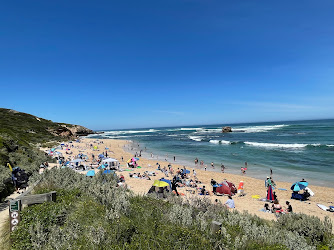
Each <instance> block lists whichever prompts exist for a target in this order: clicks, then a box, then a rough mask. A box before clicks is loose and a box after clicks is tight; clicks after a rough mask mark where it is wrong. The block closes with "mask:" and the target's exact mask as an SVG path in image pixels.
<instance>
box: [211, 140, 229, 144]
mask: <svg viewBox="0 0 334 250" xmlns="http://www.w3.org/2000/svg"><path fill="white" fill-rule="evenodd" d="M209 142H211V143H214V144H231V142H230V141H225V140H210V141H209Z"/></svg>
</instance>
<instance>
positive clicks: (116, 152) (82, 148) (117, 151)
mask: <svg viewBox="0 0 334 250" xmlns="http://www.w3.org/2000/svg"><path fill="white" fill-rule="evenodd" d="M95 141H100V142H101V141H103V144H97V143H95ZM87 144H93V145H97V146H98V150H96V151H93V150H92V149H90V148H89V147H87V146H86V145H87ZM129 144H130V142H129V141H125V140H114V139H100V140H96V139H89V138H84V139H82V140H81V142H80V143H77V142H75V143H73V145H74V146H75V147H74V148H71V151H72V152H73V154H72V155H70V157H72V156H75V155H77V154H78V153H84V154H87V155H88V156H89V159H91V155H92V154H94V155H95V157H97V156H98V155H99V154H101V153H103V152H105V151H106V149H105V148H106V147H107V148H109V149H108V150H107V151H108V157H112V158H115V159H117V160H119V161H120V163H121V169H123V170H124V169H127V167H126V161H127V160H128V159H130V158H132V157H133V156H134V155H133V154H132V153H130V152H126V151H125V150H126V149H128V148H129V146H128V145H129ZM58 151H61V150H58ZM61 152H63V156H64V157H68V156H69V155H66V154H65V150H62V151H61ZM122 156H123V159H124V161H121V157H122ZM171 158H172V157H170V163H171V164H172V168H173V169H174V172H175V171H176V170H177V169H178V168H180V169H181V168H183V166H181V165H178V164H174V162H173V159H171ZM157 162H159V164H160V165H161V168H163V167H164V166H166V167H167V165H168V163H169V162H168V161H165V160H164V159H163V160H157V159H145V158H142V157H141V158H140V160H139V161H138V165H139V166H141V167H142V168H140V169H133V171H131V172H128V171H124V172H117V174H118V175H120V174H123V175H124V177H125V181H126V183H127V185H128V187H129V188H130V189H131V190H132V191H133V192H134V193H136V194H139V195H145V194H146V193H147V192H148V190H149V189H150V187H151V186H152V184H153V181H154V180H158V179H160V178H162V177H165V175H164V174H163V173H162V172H161V171H159V170H157V166H156V163H157ZM86 165H87V166H89V165H90V163H86ZM186 168H187V169H188V170H190V171H191V174H190V177H191V178H193V176H192V170H193V169H195V171H196V173H197V177H198V179H199V180H200V181H201V182H202V184H199V187H202V186H203V185H205V186H206V189H207V190H210V191H212V187H211V185H210V181H211V179H214V180H216V181H217V182H218V183H220V182H222V181H223V180H224V179H226V180H227V181H230V182H232V183H234V184H235V186H236V187H237V188H238V185H239V182H240V181H243V182H244V193H245V195H244V196H241V197H239V196H238V195H235V196H234V197H233V199H234V201H235V206H236V209H237V210H238V211H240V212H243V211H247V212H248V213H250V214H255V215H257V216H259V217H261V218H264V219H268V220H274V219H276V217H275V215H274V214H270V213H265V212H262V211H259V210H261V209H262V208H263V206H264V204H265V202H263V201H259V200H257V199H254V198H252V196H254V195H259V196H260V198H265V197H266V188H265V184H264V180H260V179H256V178H252V177H248V176H247V174H245V175H242V174H240V175H236V174H229V173H217V172H213V171H204V169H202V170H201V169H198V168H194V166H186ZM210 168H211V167H210V166H208V170H209V169H210ZM145 171H154V172H155V173H156V176H151V180H145V179H138V178H130V177H129V173H144V172H145ZM251 171H252V169H251V168H248V170H247V172H251ZM83 173H85V172H83ZM305 178H307V177H305ZM166 179H170V180H171V179H172V176H169V177H166ZM273 179H274V180H275V175H273ZM306 180H307V179H306ZM296 181H298V180H296ZM275 183H276V185H277V186H276V187H277V188H283V189H286V190H287V191H283V190H278V189H277V188H276V189H275V191H276V195H277V197H278V200H279V202H280V204H281V205H282V206H283V207H286V206H285V202H286V201H290V203H291V205H292V207H293V210H294V212H295V213H304V214H307V215H314V216H317V217H319V218H321V219H324V217H325V216H328V217H330V219H331V220H332V223H333V224H334V213H331V212H328V211H324V210H321V209H320V208H319V207H318V206H317V203H320V204H323V205H326V206H332V205H334V188H327V187H320V186H313V185H312V183H309V188H310V189H311V190H312V191H313V192H314V193H315V196H313V197H311V198H310V200H309V201H303V202H302V201H297V200H292V199H290V198H291V190H290V187H291V184H292V183H288V182H278V181H277V182H275ZM190 189H191V188H178V192H179V193H184V194H185V196H191V195H198V194H197V192H196V194H191V193H190V192H188V191H186V190H190ZM192 190H195V189H192ZM206 197H207V198H209V199H211V200H212V201H214V200H215V199H218V200H220V201H221V202H222V203H225V202H226V200H227V199H228V198H227V196H215V195H212V196H206ZM270 206H271V204H270Z"/></svg>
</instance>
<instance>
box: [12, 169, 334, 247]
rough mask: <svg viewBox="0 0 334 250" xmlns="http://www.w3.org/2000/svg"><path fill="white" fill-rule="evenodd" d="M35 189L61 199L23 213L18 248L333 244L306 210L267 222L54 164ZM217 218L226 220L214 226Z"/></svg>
mask: <svg viewBox="0 0 334 250" xmlns="http://www.w3.org/2000/svg"><path fill="white" fill-rule="evenodd" d="M39 179H40V182H39V185H38V186H37V187H36V188H35V191H34V192H35V193H45V192H49V191H57V201H56V202H50V203H44V204H39V205H33V206H30V207H28V208H26V209H24V210H23V211H22V213H21V218H22V221H21V223H20V225H19V226H18V228H17V230H15V231H14V232H13V233H12V235H11V246H12V248H13V249H330V248H331V247H333V235H332V224H331V222H330V220H329V219H325V220H324V221H321V220H320V219H319V218H317V217H313V216H307V215H302V214H292V215H284V216H281V217H280V218H279V219H278V220H277V221H267V220H263V219H260V218H259V217H257V216H253V215H250V214H248V213H240V212H238V211H235V210H233V211H232V210H228V209H226V208H224V207H223V206H221V205H217V204H211V202H210V201H209V200H207V199H205V198H200V197H196V198H192V199H182V198H179V197H175V196H171V195H170V196H168V199H166V200H160V199H156V198H155V197H151V196H139V195H134V194H133V193H132V192H131V191H129V190H127V189H125V188H121V187H116V186H117V185H116V184H117V181H118V178H117V176H114V175H112V174H109V175H108V174H107V175H106V174H104V175H103V174H101V173H99V174H97V175H96V176H95V177H94V178H89V177H86V176H84V175H81V174H79V173H76V172H75V171H73V170H71V169H55V168H54V169H51V170H50V171H46V172H45V173H44V174H43V175H42V176H39V175H35V176H33V177H32V181H37V180H39ZM212 221H218V222H220V223H222V227H221V229H220V230H219V231H218V232H215V233H214V232H212V231H211V230H210V226H211V223H212Z"/></svg>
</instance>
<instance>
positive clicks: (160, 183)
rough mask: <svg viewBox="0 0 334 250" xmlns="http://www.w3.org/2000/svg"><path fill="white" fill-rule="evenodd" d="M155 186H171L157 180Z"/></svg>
mask: <svg viewBox="0 0 334 250" xmlns="http://www.w3.org/2000/svg"><path fill="white" fill-rule="evenodd" d="M153 186H155V187H168V186H169V184H168V183H167V182H165V181H160V180H155V181H154V183H153Z"/></svg>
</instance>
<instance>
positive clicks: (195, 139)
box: [189, 136, 204, 141]
mask: <svg viewBox="0 0 334 250" xmlns="http://www.w3.org/2000/svg"><path fill="white" fill-rule="evenodd" d="M203 138H204V137H203V136H189V139H191V140H193V141H202V139H203Z"/></svg>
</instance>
